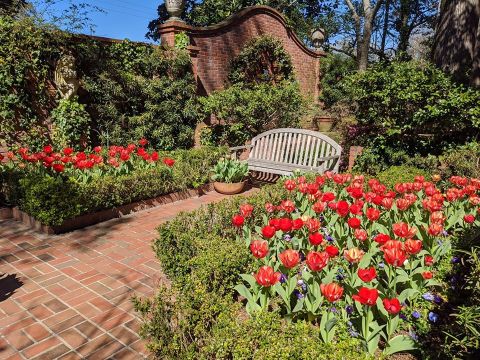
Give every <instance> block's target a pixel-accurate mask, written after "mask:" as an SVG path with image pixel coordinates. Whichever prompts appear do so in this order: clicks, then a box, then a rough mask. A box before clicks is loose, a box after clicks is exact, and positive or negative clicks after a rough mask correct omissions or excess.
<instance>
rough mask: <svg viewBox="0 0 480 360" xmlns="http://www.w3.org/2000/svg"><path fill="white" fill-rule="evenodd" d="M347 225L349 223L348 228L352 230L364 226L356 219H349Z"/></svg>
mask: <svg viewBox="0 0 480 360" xmlns="http://www.w3.org/2000/svg"><path fill="white" fill-rule="evenodd" d="M347 223H348V226H350V227H351V228H352V229H358V228H359V227H360V225H362V223H361V222H360V219H359V218H356V217H352V218H349V219H348V221H347Z"/></svg>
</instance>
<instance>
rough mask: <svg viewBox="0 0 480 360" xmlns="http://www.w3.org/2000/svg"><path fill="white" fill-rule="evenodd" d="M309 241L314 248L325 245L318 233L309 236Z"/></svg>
mask: <svg viewBox="0 0 480 360" xmlns="http://www.w3.org/2000/svg"><path fill="white" fill-rule="evenodd" d="M308 241H310V244H312V245H314V246H316V245H321V244H322V243H323V236H322V234H320V233H318V232H315V233H311V234H310V235H308Z"/></svg>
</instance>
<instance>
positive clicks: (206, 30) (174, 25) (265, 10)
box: [158, 5, 326, 58]
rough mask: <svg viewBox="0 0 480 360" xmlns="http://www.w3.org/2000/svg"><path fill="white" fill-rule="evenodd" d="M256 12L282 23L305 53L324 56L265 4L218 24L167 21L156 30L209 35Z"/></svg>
mask: <svg viewBox="0 0 480 360" xmlns="http://www.w3.org/2000/svg"><path fill="white" fill-rule="evenodd" d="M257 14H265V15H269V16H271V17H273V18H275V19H276V20H278V21H279V22H280V23H282V25H283V26H284V27H285V28H286V29H287V32H288V35H289V37H290V38H291V39H292V40H293V41H294V42H295V43H296V44H297V46H298V47H299V48H300V49H301V50H302V51H303V52H305V53H306V54H308V55H310V56H312V57H314V58H320V57H324V56H326V53H325V52H323V51H319V50H313V49H310V48H308V47H307V46H306V45H305V43H304V42H303V41H302V40H301V39H300V38H299V37H298V35H297V34H296V33H295V32H294V31H293V30H292V29H291V28H290V27H289V26H288V24H287V21H286V20H285V17H284V16H283V15H282V14H281V13H280V12H278V11H277V10H275V9H273V8H271V7H270V6H265V5H256V6H249V7H246V8H244V9H242V10H240V11H239V12H237V13H235V14H234V15H232V16H230V17H229V18H227V19H225V20H223V21H222V22H219V23H218V24H215V25H211V26H205V27H194V26H191V25H188V24H186V23H184V22H183V21H168V22H165V23H164V24H160V25H159V26H158V31H159V33H160V34H164V33H168V32H172V31H173V32H180V31H187V32H189V33H190V34H192V35H196V36H202V35H211V34H214V33H218V32H221V31H223V30H224V29H225V28H228V27H232V26H234V25H236V24H237V23H239V22H241V21H242V20H243V19H244V18H246V17H250V16H253V15H257Z"/></svg>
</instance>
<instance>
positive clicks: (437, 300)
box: [433, 295, 443, 305]
mask: <svg viewBox="0 0 480 360" xmlns="http://www.w3.org/2000/svg"><path fill="white" fill-rule="evenodd" d="M433 301H434V303H435V304H438V305H440V304H441V303H443V299H442V297H441V296H440V295H434V296H433Z"/></svg>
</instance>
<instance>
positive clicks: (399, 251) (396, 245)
mask: <svg viewBox="0 0 480 360" xmlns="http://www.w3.org/2000/svg"><path fill="white" fill-rule="evenodd" d="M382 251H383V258H384V259H385V261H386V262H387V263H388V264H390V265H393V266H397V267H400V266H402V265H403V264H404V263H405V260H407V253H406V252H405V251H403V244H402V242H401V241H397V240H390V241H387V242H386V243H385V244H384V245H383V246H382Z"/></svg>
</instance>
